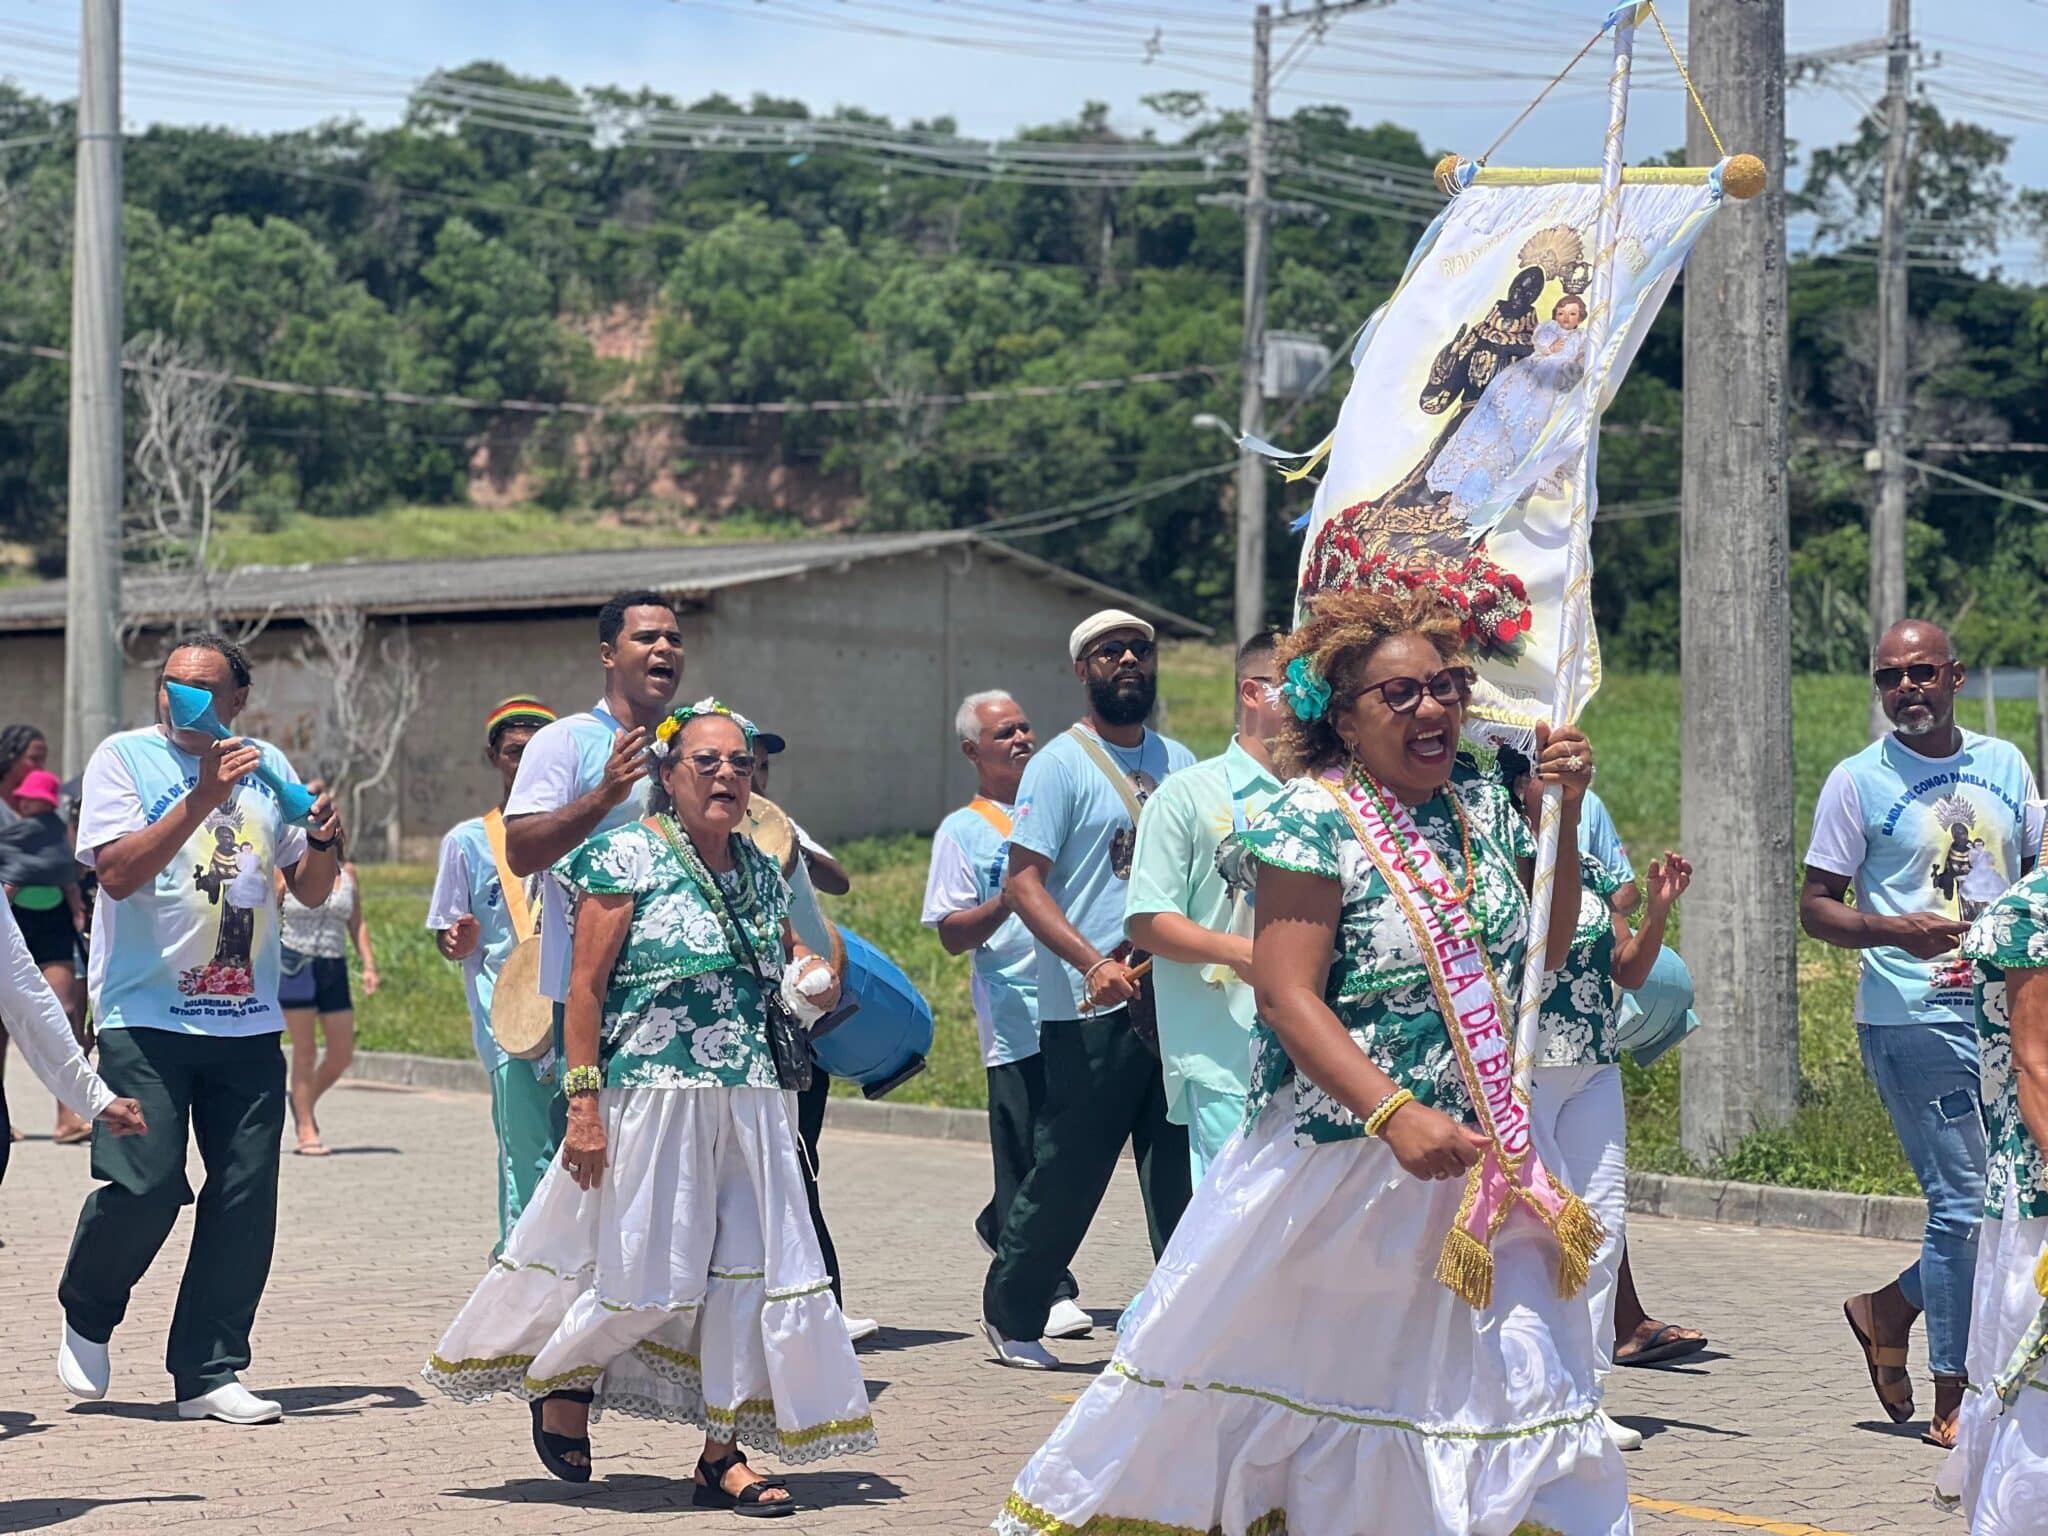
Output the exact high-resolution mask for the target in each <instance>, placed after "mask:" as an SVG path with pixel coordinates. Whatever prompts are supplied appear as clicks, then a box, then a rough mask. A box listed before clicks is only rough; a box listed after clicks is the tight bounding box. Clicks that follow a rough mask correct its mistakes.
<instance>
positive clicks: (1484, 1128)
mask: <svg viewBox="0 0 2048 1536" xmlns="http://www.w3.org/2000/svg"><path fill="white" fill-rule="evenodd" d="M1464 646H1465V639H1464V623H1463V620H1462V617H1461V615H1460V614H1459V612H1458V611H1457V610H1456V609H1455V608H1454V607H1452V606H1451V605H1450V604H1449V603H1447V602H1446V601H1445V599H1444V598H1443V597H1442V595H1441V594H1438V593H1435V592H1431V591H1419V592H1401V593H1396V594H1388V593H1382V592H1373V591H1363V590H1359V591H1352V592H1349V593H1345V594H1341V595H1331V596H1326V597H1325V598H1324V599H1322V600H1321V601H1320V602H1319V603H1318V604H1317V606H1316V609H1315V614H1314V617H1313V618H1312V619H1311V621H1310V622H1309V623H1307V624H1306V625H1305V626H1304V627H1303V628H1302V629H1301V630H1299V631H1297V632H1296V633H1295V634H1294V635H1292V636H1290V637H1289V638H1288V639H1287V640H1286V641H1284V642H1283V643H1282V645H1281V648H1280V651H1279V655H1278V658H1277V661H1278V663H1279V664H1282V665H1284V668H1285V675H1286V681H1285V683H1284V685H1283V689H1282V691H1283V693H1284V695H1285V696H1286V698H1287V700H1288V702H1289V704H1290V705H1291V706H1292V709H1293V713H1294V715H1295V717H1296V719H1295V721H1294V723H1293V724H1292V725H1291V726H1290V727H1289V729H1288V730H1287V731H1286V732H1285V733H1284V734H1283V735H1282V737H1281V738H1280V741H1279V743H1278V756H1279V758H1280V763H1281V768H1282V771H1283V773H1284V774H1292V775H1299V777H1295V778H1294V779H1293V782H1291V783H1290V784H1289V785H1288V787H1287V789H1286V791H1285V792H1284V793H1283V794H1282V795H1281V797H1280V799H1279V800H1277V801H1276V802H1275V803H1274V804H1273V806H1272V807H1271V808H1270V809H1269V810H1268V811H1267V812H1266V814H1265V815H1264V816H1263V817H1262V818H1261V819H1260V820H1259V821H1258V822H1257V823H1255V824H1254V825H1253V827H1252V828H1251V829H1250V830H1249V831H1248V832H1247V833H1246V834H1244V837H1243V841H1244V843H1245V845H1246V847H1247V849H1248V851H1249V852H1250V853H1251V855H1252V857H1254V858H1255V859H1257V860H1258V861H1259V864H1260V869H1259V875H1258V907H1257V912H1258V917H1257V924H1258V926H1257V932H1256V937H1255V939H1254V969H1255V984H1256V986H1257V990H1258V1001H1259V1020H1260V1022H1259V1024H1258V1027H1257V1030H1256V1032H1255V1036H1254V1039H1255V1054H1254V1061H1253V1071H1252V1082H1251V1094H1250V1097H1249V1099H1248V1102H1247V1107H1246V1126H1245V1128H1244V1130H1242V1131H1241V1132H1240V1133H1239V1135H1238V1136H1236V1137H1235V1138H1233V1139H1232V1141H1231V1142H1230V1144H1229V1145H1228V1146H1227V1147H1226V1148H1225V1150H1224V1152H1223V1154H1222V1156H1221V1157H1220V1158H1219V1160H1218V1161H1217V1162H1216V1164H1215V1165H1214V1166H1213V1167H1212V1168H1211V1170H1210V1173H1209V1177H1208V1179H1207V1181H1206V1182H1205V1183H1204V1184H1203V1186H1202V1188H1201V1189H1200V1190H1199V1191H1198V1192H1197V1194H1196V1196H1195V1201H1194V1204H1193V1205H1191V1206H1190V1207H1189V1208H1188V1213H1187V1215H1186V1216H1185V1217H1184V1218H1183V1219H1182V1222H1181V1225H1180V1228H1179V1231H1178V1232H1177V1233H1176V1234H1175V1237H1174V1240H1173V1242H1172V1243H1171V1244H1170V1245H1169V1247H1168V1248H1167V1251H1166V1254H1165V1256H1164V1257H1163V1258H1162V1259H1161V1260H1160V1263H1159V1267H1158V1269H1157V1270H1156V1271H1155V1272H1154V1274H1153V1277H1152V1280H1151V1282H1150V1284H1149V1285H1147V1287H1146V1289H1145V1292H1144V1294H1143V1295H1142V1296H1141V1297H1140V1298H1139V1299H1138V1301H1137V1302H1136V1303H1134V1305H1133V1307H1132V1309H1131V1311H1130V1312H1129V1313H1128V1314H1127V1316H1126V1320H1125V1324H1124V1329H1123V1333H1122V1338H1121V1340H1120V1342H1119V1344H1118V1347H1117V1352H1116V1356H1115V1358H1114V1359H1113V1360H1112V1362H1111V1363H1110V1366H1109V1368H1108V1369H1107V1370H1106V1371H1104V1372H1103V1374H1102V1375H1101V1376H1100V1377H1098V1378H1097V1380H1096V1381H1095V1383H1094V1384H1093V1385H1092V1386H1091V1387H1090V1388H1089V1390H1088V1391H1087V1393H1086V1394H1085V1395H1084V1396H1083V1397H1082V1398H1081V1400H1080V1402H1079V1403H1077V1404H1076V1405H1075V1406H1074V1408H1073V1410H1072V1411H1071V1412H1070V1413H1069V1414H1068V1415H1067V1418H1066V1420H1065V1422H1064V1423H1062V1424H1061V1426H1060V1428H1059V1429H1058V1430H1057V1431H1056V1432H1055V1433H1054V1435H1053V1437H1052V1439H1051V1440H1049V1441H1048V1442H1047V1443H1046V1445H1045V1446H1044V1447H1043V1448H1042V1449H1041V1450H1040V1451H1039V1452H1038V1454H1037V1455H1036V1456H1035V1457H1033V1458H1032V1461H1031V1463H1030V1464H1029V1465H1028V1466H1027V1467H1026V1468H1025V1470H1024V1473H1023V1475H1022V1476H1021V1477H1020V1478H1019V1480H1018V1482H1017V1485H1016V1488H1015V1489H1014V1491H1013V1492H1012V1494H1011V1496H1010V1499H1009V1501H1008V1503H1007V1504H1006V1505H1005V1507H1004V1509H1003V1512H1002V1514H1001V1515H1000V1516H999V1517H998V1519H997V1522H996V1529H997V1530H998V1531H1001V1532H1003V1533H1004V1536H1042V1533H1046V1532H1053V1533H1062V1536H1064V1533H1067V1532H1071V1531H1078V1530H1080V1529H1082V1528H1084V1527H1086V1526H1087V1525H1088V1523H1089V1522H1090V1521H1091V1520H1098V1519H1099V1520H1101V1521H1102V1522H1103V1525H1104V1526H1109V1525H1114V1526H1115V1528H1116V1529H1118V1530H1130V1531H1133V1532H1153V1531H1159V1532H1169V1531H1177V1530H1183V1529H1193V1530H1204V1531H1206V1530H1219V1529H1220V1530H1222V1531H1225V1532H1228V1533H1230V1536H1244V1533H1248V1532H1253V1531H1263V1530H1267V1529H1273V1530H1279V1529H1285V1530H1287V1531H1290V1532H1293V1533H1295V1536H1353V1533H1356V1532H1358V1531H1359V1530H1360V1529H1361V1528H1362V1527H1361V1523H1360V1522H1361V1515H1360V1507H1359V1500H1360V1498H1361V1497H1370V1499H1371V1501H1372V1506H1373V1511H1372V1516H1371V1520H1372V1524H1371V1529H1373V1530H1376V1531H1401V1532H1404V1533H1407V1532H1416V1533H1421V1532H1430V1533H1443V1536H1450V1533H1453V1532H1458V1533H1466V1532H1470V1533H1480V1536H1508V1533H1510V1532H1514V1531H1516V1530H1517V1529H1518V1528H1520V1527H1522V1526H1523V1525H1524V1523H1525V1522H1526V1523H1527V1524H1528V1525H1529V1527H1530V1528H1532V1529H1556V1530H1563V1531H1569V1532H1571V1533H1572V1536H1600V1533H1613V1532H1622V1531H1626V1530H1627V1529H1628V1528H1629V1514H1628V1498H1627V1486H1626V1479H1625V1476H1624V1474H1623V1471H1622V1467H1621V1460H1620V1457H1619V1456H1618V1455H1617V1454H1616V1453H1615V1451H1614V1449H1613V1447H1612V1446H1611V1445H1610V1444H1609V1443H1608V1440H1607V1436H1606V1434H1605V1432H1604V1431H1603V1429H1602V1427H1601V1423H1600V1407H1599V1390H1598V1387H1597V1384H1596V1382H1595V1379H1594V1374H1595V1368H1596V1361H1597V1355H1596V1352H1595V1346H1594V1341H1593V1335H1592V1320H1591V1314H1590V1311H1589V1310H1588V1308H1587V1307H1586V1306H1585V1305H1584V1303H1583V1302H1579V1301H1573V1300H1568V1299H1565V1298H1568V1297H1571V1296H1573V1295H1574V1294H1575V1293H1577V1292H1578V1291H1579V1290H1580V1289H1581V1287H1582V1286H1583V1285H1584V1283H1585V1279H1586V1274H1587V1266H1588V1264H1589V1263H1590V1261H1591V1260H1592V1258H1593V1255H1594V1254H1595V1252H1596V1251H1597V1250H1598V1248H1599V1245H1600V1242H1601V1237H1602V1234H1601V1231H1600V1226H1599V1223H1598V1222H1597V1221H1596V1220H1594V1219H1593V1217H1592V1215H1591V1214H1590V1213H1589V1212H1588V1211H1587V1209H1586V1207H1585V1205H1584V1204H1583V1202H1581V1201H1580V1200H1579V1199H1578V1198H1577V1197H1576V1196H1574V1195H1572V1194H1570V1193H1569V1191H1567V1190H1565V1189H1564V1188H1563V1186H1562V1185H1560V1184H1559V1183H1558V1182H1557V1180H1555V1179H1554V1178H1552V1177H1551V1176H1550V1175H1549V1174H1548V1172H1547V1171H1546V1170H1545V1169H1544V1167H1543V1163H1542V1159H1541V1157H1540V1156H1539V1155H1538V1152H1537V1150H1536V1148H1535V1146H1534V1145H1533V1141H1532V1137H1533V1127H1532V1125H1531V1122H1530V1118H1529V1113H1528V1107H1527V1105H1526V1104H1525V1103H1524V1102H1523V1101H1522V1099H1521V1098H1520V1096H1519V1095H1517V1094H1516V1093H1515V1092H1514V1091H1513V1088H1512V1070H1511V1069H1512V1048H1511V1037H1512V1030H1513V1027H1514V999H1515V996H1516V989H1517V987H1518V985H1519V982H1520V977H1521V970H1522V963H1523V957H1524V950H1525V945H1526V936H1527V932H1528V926H1529V903H1528V897H1527V895H1526V894H1525V890H1524V884H1523V873H1524V871H1523V868H1522V867H1521V866H1522V864H1523V862H1524V861H1527V860H1528V859H1530V858H1531V857H1532V855H1533V852H1534V846H1533V842H1532V839H1531V837H1530V834H1529V829H1528V827H1527V825H1526V824H1525V823H1524V822H1523V821H1522V819H1521V817H1520V816H1519V815H1517V814H1516V812H1515V809H1514V806H1513V804H1512V803H1511V801H1510V800H1509V798H1508V795H1507V793H1506V791H1505V790H1504V789H1502V787H1501V786H1500V785H1499V784H1498V783H1494V782H1491V781H1483V782H1475V783H1471V784H1467V785H1461V786H1459V787H1458V788H1457V789H1455V790H1454V789H1453V788H1452V786H1451V770H1452V765H1453V762H1454V758H1455V753H1456V748H1457V742H1458V735H1459V731H1460V729H1461V727H1462V725H1463V722H1464V712H1465V706H1466V703H1467V701H1468V699H1469V697H1470V691H1471V684H1472V673H1471V670H1470V668H1469V667H1468V666H1466V665H1465V661H1464ZM1536 771H1537V774H1538V775H1539V777H1540V778H1541V779H1542V780H1543V781H1544V782H1546V783H1555V784H1557V785H1559V786H1560V787H1561V788H1562V790H1563V799H1564V814H1563V824H1562V833H1561V857H1560V859H1559V866H1558V875H1557V882H1556V891H1555V908H1554V910H1555V911H1556V912H1557V914H1558V915H1559V920H1558V921H1556V922H1554V923H1553V924H1552V925H1551V931H1552V933H1553V935H1555V937H1554V938H1553V940H1552V942H1551V944H1550V946H1549V948H1550V951H1551V953H1550V958H1551V960H1552V961H1553V962H1556V961H1560V960H1562V959H1563V958H1564V955H1565V952H1566V950H1567V949H1568V947H1569V945H1570V942H1571V939H1572V934H1573V927H1574V925H1573V924H1572V922H1571V921H1570V920H1569V915H1570V914H1573V913H1575V912H1576V911H1577V909H1578V904H1579V880H1578V868H1579V866H1578V859H1577V850H1576V823H1577V808H1578V804H1579V801H1580V798H1581V797H1582V796H1583V794H1584V792H1585V789H1586V785H1587V783H1588V782H1589V780H1590V779H1591V776H1592V754H1591V751H1590V749H1589V748H1588V747H1587V745H1586V741H1585V738H1584V737H1583V736H1581V735H1580V734H1579V733H1578V732H1577V731H1575V730H1568V729H1567V730H1559V731H1557V732H1555V733H1554V734H1552V733H1549V732H1544V733H1540V736H1539V746H1538V751H1537V766H1536ZM1204 1469H1206V1475H1205V1474H1204ZM1361 1490H1370V1492H1369V1494H1362V1493H1361Z"/></svg>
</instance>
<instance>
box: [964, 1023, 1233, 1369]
mask: <svg viewBox="0 0 2048 1536" xmlns="http://www.w3.org/2000/svg"><path fill="white" fill-rule="evenodd" d="M1039 1056H1040V1059H1041V1060H1042V1061H1043V1062H1044V1064H1045V1105H1044V1109H1043V1111H1042V1112H1041V1113H1040V1115H1039V1117H1038V1124H1037V1128H1036V1133H1035V1135H1034V1137H1033V1141H1032V1158H1031V1171H1030V1172H1029V1173H1027V1174H1026V1175H1025V1176H1024V1182H1023V1184H1022V1185H1021V1186H1020V1187H1019V1188H1018V1190H1017V1194H1016V1198H1015V1199H1013V1200H1012V1201H1011V1202H1010V1209H1009V1211H1008V1212H1007V1213H1006V1214H1005V1216H1004V1218H1003V1231H1002V1238H1001V1240H1000V1241H999V1242H998V1243H997V1245H996V1258H995V1262H994V1263H993V1264H991V1265H990V1266H989V1271H988V1279H987V1280H986V1281H985V1282H984V1283H983V1286H982V1293H981V1304H982V1315H983V1316H985V1317H986V1318H987V1319H988V1320H989V1321H990V1322H991V1323H993V1324H994V1325H995V1327H996V1330H997V1331H998V1332H999V1333H1001V1334H1002V1335H1003V1336H1004V1337H1005V1338H1009V1339H1035V1338H1038V1337H1039V1336H1040V1335H1041V1334H1043V1333H1044V1332H1045V1316H1046V1313H1047V1312H1048V1311H1049V1310H1050V1309H1051V1306H1052V1299H1053V1293H1054V1289H1055V1287H1056V1286H1057V1285H1058V1283H1059V1279H1060V1276H1061V1275H1062V1274H1063V1273H1065V1271H1066V1268H1067V1266H1068V1265H1070V1264H1072V1263H1073V1262H1074V1255H1075V1254H1076V1253H1078V1252H1079V1251H1080V1248H1081V1240H1082V1239H1083V1238H1085V1237H1086V1236H1087V1235H1088V1224H1089V1223H1090V1222H1092V1221H1093V1220H1094V1219H1095V1211H1096V1208H1097V1207H1098V1206H1100V1205H1101V1204H1102V1197H1103V1195H1104V1194H1105V1193H1106V1192H1107V1191H1108V1189H1109V1181H1110V1178H1111V1176H1112V1175H1113V1174H1114V1173H1115V1172H1116V1163H1117V1158H1118V1156H1119V1155H1121V1154H1122V1152H1123V1149H1124V1143H1125V1142H1126V1141H1128V1142H1130V1144H1131V1150H1132V1151H1133V1152H1135V1153H1136V1154H1137V1159H1138V1189H1139V1192H1140V1193H1141V1194H1142V1195H1143V1196H1144V1198H1145V1220H1146V1223H1147V1225H1148V1226H1149V1227H1150V1229H1151V1236H1152V1255H1153V1257H1154V1258H1157V1257H1158V1256H1159V1255H1160V1254H1161V1253H1163V1252H1164V1251H1165V1249H1166V1243H1167V1240H1168V1239H1169V1238H1171V1237H1172V1236H1173V1229H1174V1226H1175V1225H1176V1224H1177V1223H1178V1222H1179V1221H1180V1215H1181V1212H1182V1211H1184V1210H1185V1209H1187V1203H1188V1198H1189V1196H1190V1194H1191V1193H1192V1187H1191V1185H1192V1181H1191V1177H1190V1174H1189V1169H1188V1132H1187V1127H1186V1126H1184V1125H1175V1124H1173V1123H1172V1122H1171V1121H1169V1120H1168V1119H1167V1118H1166V1083H1165V1080H1164V1078H1162V1076H1161V1075H1160V1068H1159V1058H1158V1057H1156V1056H1154V1055H1153V1054H1152V1053H1151V1052H1150V1051H1148V1050H1146V1049H1145V1046H1144V1043H1143V1042H1142V1041H1140V1040H1139V1039H1138V1037H1137V1036H1136V1035H1135V1034H1133V1033H1132V1031H1131V1027H1130V1024H1129V1022H1128V1021H1127V1019H1126V1016H1125V1010H1123V1009H1121V1008H1119V1009H1117V1010H1116V1011H1115V1012H1113V1013H1106V1014H1100V1015H1098V1016H1096V1017H1094V1018H1088V1019H1048V1020H1046V1021H1045V1022H1044V1023H1042V1024H1041V1025H1040V1027H1039Z"/></svg>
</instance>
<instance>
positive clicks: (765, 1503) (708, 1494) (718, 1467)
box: [691, 1447, 799, 1520]
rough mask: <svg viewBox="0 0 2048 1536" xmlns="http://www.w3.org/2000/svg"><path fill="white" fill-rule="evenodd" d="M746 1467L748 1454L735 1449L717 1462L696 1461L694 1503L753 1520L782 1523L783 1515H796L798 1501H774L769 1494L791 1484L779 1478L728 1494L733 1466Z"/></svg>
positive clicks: (701, 1459) (765, 1480)
mask: <svg viewBox="0 0 2048 1536" xmlns="http://www.w3.org/2000/svg"><path fill="white" fill-rule="evenodd" d="M746 1464H747V1455H746V1452H744V1451H742V1450H740V1449H738V1448H737V1447H735V1448H734V1449H733V1451H732V1453H731V1454H730V1455H727V1456H724V1457H721V1458H720V1459H719V1460H717V1461H710V1460H707V1459H706V1458H705V1457H702V1456H699V1457H698V1458H697V1475H696V1477H695V1478H693V1479H691V1481H692V1482H693V1483H694V1484H695V1487H696V1492H695V1493H694V1494H693V1495H692V1496H691V1502H693V1503H694V1504H696V1505H697V1506H698V1508H700V1509H729V1510H731V1511H732V1512H733V1513H734V1514H736V1515H744V1516H746V1517H747V1518H748V1519H752V1520H780V1519H781V1518H782V1517H783V1516H784V1515H793V1514H795V1513H796V1512H797V1509H798V1508H799V1506H798V1504H797V1502H796V1500H795V1499H771V1498H768V1497H767V1496H766V1495H767V1493H768V1490H769V1489H771V1488H780V1489H783V1490H784V1491H785V1492H786V1491H787V1490H788V1488H789V1484H788V1483H786V1482H785V1481H783V1479H781V1478H779V1477H764V1478H762V1479H760V1480H759V1481H758V1482H752V1483H749V1484H747V1486H746V1487H744V1488H742V1489H741V1490H740V1491H739V1492H738V1493H728V1492H726V1488H725V1478H726V1474H727V1473H728V1472H730V1471H732V1469H733V1468H734V1467H743V1466H745V1465H746Z"/></svg>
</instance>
